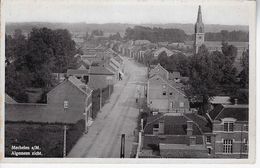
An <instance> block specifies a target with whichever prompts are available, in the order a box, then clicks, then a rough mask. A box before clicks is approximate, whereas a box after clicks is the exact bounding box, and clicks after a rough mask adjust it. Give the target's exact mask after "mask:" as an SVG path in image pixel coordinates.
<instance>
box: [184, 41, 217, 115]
mask: <svg viewBox="0 0 260 168" xmlns="http://www.w3.org/2000/svg"><path fill="white" fill-rule="evenodd" d="M190 64H191V65H190V66H191V69H190V81H189V88H188V89H187V90H186V94H187V96H188V97H189V98H190V99H191V100H194V101H199V102H202V113H203V114H204V113H206V112H207V110H208V103H209V99H210V98H211V97H212V96H214V95H215V83H214V80H213V76H214V73H213V70H212V68H211V60H210V57H209V52H208V50H207V48H206V47H205V45H202V46H201V47H200V48H199V51H198V53H197V54H195V55H194V56H192V58H191V62H190Z"/></svg>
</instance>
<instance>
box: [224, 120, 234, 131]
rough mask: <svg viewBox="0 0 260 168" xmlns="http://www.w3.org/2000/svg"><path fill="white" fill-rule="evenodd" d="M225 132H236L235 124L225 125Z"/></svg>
mask: <svg viewBox="0 0 260 168" xmlns="http://www.w3.org/2000/svg"><path fill="white" fill-rule="evenodd" d="M224 131H226V132H233V131H234V123H233V122H225V123H224Z"/></svg>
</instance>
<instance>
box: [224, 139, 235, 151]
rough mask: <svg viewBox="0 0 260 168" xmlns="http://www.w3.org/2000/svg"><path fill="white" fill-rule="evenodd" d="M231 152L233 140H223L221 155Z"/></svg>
mask: <svg viewBox="0 0 260 168" xmlns="http://www.w3.org/2000/svg"><path fill="white" fill-rule="evenodd" d="M232 152H233V140H231V139H225V140H224V142H223V153H232Z"/></svg>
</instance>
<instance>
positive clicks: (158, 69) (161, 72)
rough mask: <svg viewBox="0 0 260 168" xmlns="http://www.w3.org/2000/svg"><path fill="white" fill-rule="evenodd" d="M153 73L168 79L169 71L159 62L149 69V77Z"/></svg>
mask: <svg viewBox="0 0 260 168" xmlns="http://www.w3.org/2000/svg"><path fill="white" fill-rule="evenodd" d="M154 75H160V76H161V77H163V78H164V79H169V72H168V71H167V70H166V69H164V68H163V67H162V66H161V65H160V64H157V65H156V66H155V67H154V68H153V69H151V70H150V71H149V78H150V77H152V76H154Z"/></svg>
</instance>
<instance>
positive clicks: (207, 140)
mask: <svg viewBox="0 0 260 168" xmlns="http://www.w3.org/2000/svg"><path fill="white" fill-rule="evenodd" d="M206 143H209V144H210V143H211V136H207V137H206Z"/></svg>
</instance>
